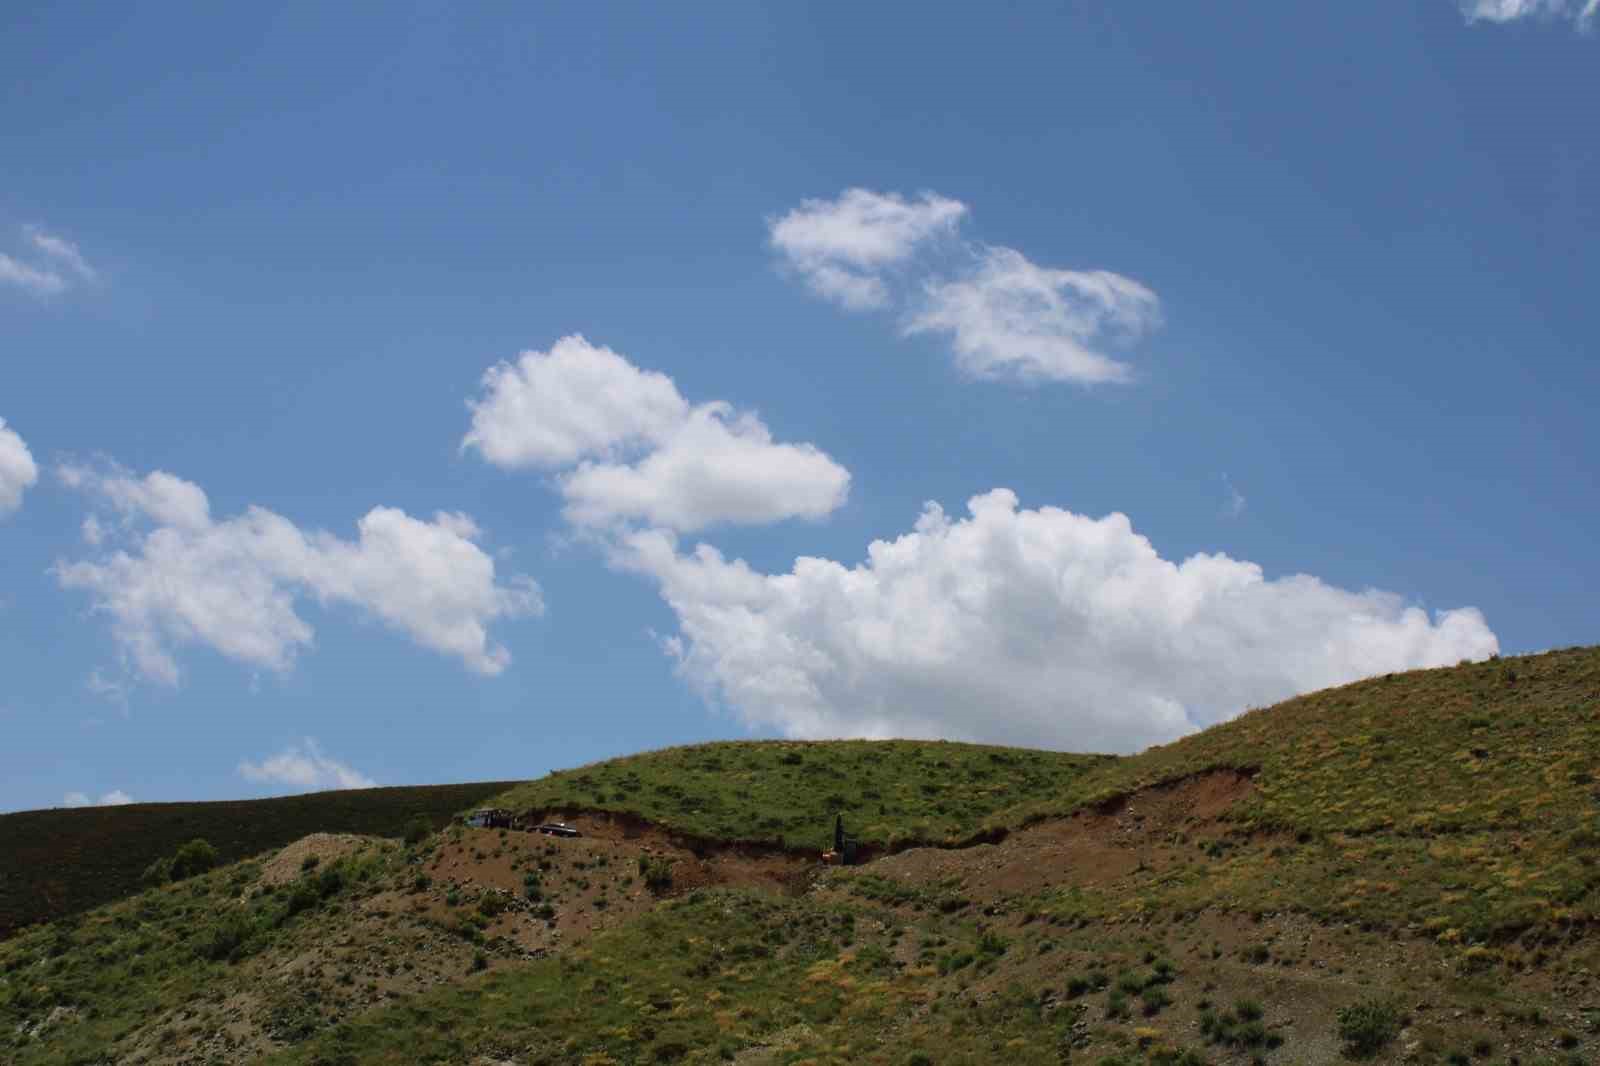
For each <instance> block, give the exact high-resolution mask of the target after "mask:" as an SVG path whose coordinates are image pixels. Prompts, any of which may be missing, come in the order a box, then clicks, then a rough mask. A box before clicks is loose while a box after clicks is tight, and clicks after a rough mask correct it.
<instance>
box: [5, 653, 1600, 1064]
mask: <svg viewBox="0 0 1600 1066" xmlns="http://www.w3.org/2000/svg"><path fill="white" fill-rule="evenodd" d="M1597 757H1600V649H1574V650H1569V651H1561V652H1553V653H1549V654H1546V655H1541V656H1530V657H1525V658H1517V659H1505V660H1497V661H1492V662H1488V663H1482V664H1474V665H1463V666H1460V667H1456V668H1450V669H1444V670H1432V671H1422V672H1417V673H1410V674H1404V675H1395V676H1392V677H1387V678H1375V679H1372V680H1370V681H1364V682H1361V683H1358V684H1355V685H1350V686H1345V687H1343V688H1339V689H1334V690H1330V691H1327V692H1322V693H1316V694H1313V695H1310V696H1306V697H1303V698H1300V699H1295V700H1291V701H1288V702H1286V703H1284V704H1281V705H1279V706H1276V707H1273V708H1269V709H1264V710H1258V711H1252V712H1250V713H1248V714H1246V715H1243V716H1241V717H1240V718H1238V719H1236V720H1235V721H1233V722H1230V723H1228V724H1226V725H1223V726H1219V727H1216V728H1214V729H1211V730H1207V731H1206V732H1204V733H1201V734H1198V735H1196V736H1193V737H1189V738H1186V739H1184V740H1182V741H1179V742H1177V743H1174V744H1170V745H1166V746H1164V747H1161V748H1156V749H1152V750H1150V751H1147V752H1144V753H1141V754H1140V755H1137V756H1133V757H1129V758H1125V759H1109V758H1105V757H1097V756H1069V755H1056V754H1051V753H1044V752H1021V751H1015V750H1010V749H1000V748H982V747H971V746H965V745H957V744H938V743H912V742H883V743H868V742H849V743H827V744H800V743H778V742H772V743H755V744H714V745H702V746H697V747H688V748H679V749H672V750H669V751H665V752H655V753H649V754H645V755H639V756H634V757H630V758H627V759H618V760H613V761H610V762H607V763H602V764H598V765H596V766H591V767H585V768H582V769H579V770H573V771H565V772H562V773H559V774H554V775H551V776H550V777H548V778H544V779H541V780H540V781H536V782H530V783H528V784H524V785H517V786H514V787H512V788H510V789H508V790H504V791H503V792H502V793H501V794H502V796H503V797H504V798H503V799H502V800H501V802H506V803H511V804H514V805H516V806H518V807H543V808H547V809H566V810H570V811H572V812H573V817H574V818H575V819H576V820H578V822H579V823H580V825H582V826H583V828H584V830H585V835H584V836H583V837H580V838H577V839H574V840H556V839H551V838H546V837H541V836H538V835H535V834H527V833H517V832H505V831H498V832H497V831H491V830H472V829H466V830H463V829H460V828H453V829H451V830H449V831H448V832H446V833H442V834H439V835H437V836H435V837H433V838H431V839H429V840H427V841H424V842H422V843H421V844H419V845H416V846H409V847H408V846H402V845H401V844H398V843H384V844H379V843H373V844H366V845H361V844H359V843H353V844H350V845H348V847H349V848H351V849H354V850H348V851H346V852H343V853H340V854H338V855H334V854H331V853H330V854H329V856H328V857H327V858H326V859H325V861H322V862H320V863H319V862H314V861H312V859H311V857H310V856H309V855H308V856H307V857H306V858H305V859H304V861H301V860H300V858H299V855H300V853H299V852H294V851H292V850H291V851H286V852H285V853H284V854H283V855H281V856H278V857H277V858H271V859H270V861H268V860H269V858H270V857H263V858H262V860H260V861H257V862H252V863H245V864H240V865H234V866H230V867H226V868H224V869H220V870H216V871H213V872H211V873H208V874H204V875H202V876H200V877H197V878H193V879H191V880H189V881H185V882H182V883H179V884H175V885H170V886H166V887H163V888H159V889H154V890H149V891H145V892H142V893H140V894H138V895H136V896H134V897H132V898H129V899H127V900H123V901H121V902H118V903H115V904H112V905H110V906H107V907H102V908H100V909H98V910H95V911H93V912H91V913H89V914H86V915H82V916H80V917H77V918H75V919H72V920H70V921H66V922H58V923H55V924H54V925H51V926H46V927H40V928H35V929H31V930H28V931H26V932H24V933H22V934H21V935H19V936H17V937H14V938H13V939H12V940H11V941H9V942H5V943H0V1059H3V1060H4V1061H7V1062H11V1061H15V1062H17V1063H19V1064H29V1063H77V1062H82V1063H91V1062H101V1061H117V1062H122V1061H127V1062H151V1063H154V1062H163V1063H179V1062H234V1061H255V1060H263V1061H271V1062H284V1063H300V1064H313V1063H315V1064H334V1063H339V1064H346V1063H368V1062H378V1063H394V1064H409V1063H414V1062H434V1063H461V1062H469V1063H481V1064H485V1066H488V1064H494V1066H505V1064H509V1063H517V1064H526V1066H531V1064H534V1063H552V1064H553V1063H589V1064H595V1066H599V1064H607V1063H654V1062H696V1063H711V1062H727V1061H733V1062H739V1063H744V1064H747V1066H755V1064H764V1063H772V1064H791V1066H792V1064H801V1063H810V1064H823V1063H827V1064H847V1063H848V1064H855V1063H873V1064H881V1066H913V1064H918V1066H931V1064H935V1063H937V1064H940V1066H945V1064H952V1063H974V1064H977V1063H993V1062H999V1061H1004V1062H1007V1063H1008V1064H1017V1066H1022V1064H1033V1063H1038V1064H1047V1063H1050V1064H1053V1063H1062V1062H1069V1063H1077V1062H1084V1063H1094V1064H1098V1066H1135V1064H1166V1066H1172V1064H1188V1066H1194V1064H1197V1063H1217V1064H1222V1063H1239V1064H1243V1063H1282V1064H1289V1063H1303V1064H1311V1063H1335V1062H1345V1061H1351V1060H1362V1061H1378V1062H1408V1063H1409V1062H1415V1063H1439V1064H1461V1063H1473V1062H1492V1063H1496V1064H1518V1066H1522V1064H1527V1066H1534V1064H1546V1066H1556V1064H1560V1066H1576V1064H1580V1063H1591V1062H1596V1061H1600V1057H1597V1056H1600V935H1597V933H1600V924H1597V922H1596V919H1597V917H1600V785H1597V780H1596V775H1597V763H1596V759H1597ZM470 805H471V803H470V802H469V803H463V804H461V805H460V806H461V807H466V806H470ZM835 810H842V811H843V812H844V813H845V816H846V818H847V820H848V822H849V824H850V825H851V828H852V829H853V830H854V831H857V832H859V833H860V834H861V835H862V836H863V837H865V838H867V839H868V840H870V841H874V842H877V843H880V844H884V845H889V844H893V845H894V847H892V848H889V847H886V848H883V849H880V851H879V852H878V853H877V855H876V856H875V857H874V859H873V861H871V862H868V863H866V864H864V865H860V866H856V867H851V868H845V869H825V868H823V867H821V866H820V865H819V864H817V863H815V862H814V861H812V860H810V859H808V858H807V857H806V856H805V855H804V854H803V853H801V852H800V851H799V849H798V848H797V849H795V850H793V851H782V850H772V849H761V848H750V847H738V846H734V845H733V844H732V842H734V841H752V840H757V841H774V842H775V841H776V840H778V839H779V838H782V839H783V841H784V842H785V843H786V844H798V845H800V846H802V847H812V846H814V845H816V844H817V843H820V841H819V840H818V839H817V838H818V837H819V836H821V835H822V834H823V833H824V832H825V830H826V826H827V824H828V822H829V819H830V818H831V814H832V812H833V811H835ZM595 811H601V812H617V813H622V814H626V815H630V816H636V817H631V818H629V819H625V820H623V822H618V821H616V820H611V819H608V818H606V817H602V816H600V815H597V814H594V813H593V812H595ZM318 828H326V827H322V826H319V827H318ZM683 835H688V836H690V837H692V838H693V839H692V840H684V839H682V837H683ZM719 841H721V842H722V843H718V842H719ZM918 841H928V842H933V843H936V844H938V845H940V846H937V847H913V846H909V845H911V844H914V843H916V842H918ZM297 847H299V845H297ZM7 1041H9V1044H8V1043H7ZM8 1055H9V1058H8V1057H7V1056H8Z"/></svg>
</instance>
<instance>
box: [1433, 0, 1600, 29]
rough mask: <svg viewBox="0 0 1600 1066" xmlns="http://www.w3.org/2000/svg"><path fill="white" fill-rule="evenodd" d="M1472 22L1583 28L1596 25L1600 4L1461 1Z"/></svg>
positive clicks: (1582, 0) (1598, 0)
mask: <svg viewBox="0 0 1600 1066" xmlns="http://www.w3.org/2000/svg"><path fill="white" fill-rule="evenodd" d="M1460 4H1461V13H1462V15H1464V16H1466V19H1467V21H1468V22H1514V21H1516V20H1517V19H1524V18H1545V19H1572V20H1573V21H1574V22H1576V23H1577V24H1578V26H1579V27H1580V28H1583V29H1588V28H1590V27H1591V26H1592V25H1593V22H1594V18H1595V14H1596V12H1597V11H1600V0H1460Z"/></svg>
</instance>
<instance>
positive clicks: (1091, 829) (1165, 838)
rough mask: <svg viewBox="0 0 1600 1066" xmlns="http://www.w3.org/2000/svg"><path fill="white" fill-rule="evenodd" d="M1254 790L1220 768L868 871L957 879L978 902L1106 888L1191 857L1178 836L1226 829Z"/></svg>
mask: <svg viewBox="0 0 1600 1066" xmlns="http://www.w3.org/2000/svg"><path fill="white" fill-rule="evenodd" d="M1250 789H1251V778H1250V775H1248V774H1245V773H1241V772H1239V771H1237V770H1215V771H1211V772H1208V773H1204V774H1197V775H1195V776H1193V777H1188V778H1185V779H1183V780H1181V781H1177V782H1174V783H1172V784H1169V785H1162V786H1159V787H1157V788H1150V789H1144V790H1142V791H1140V792H1137V793H1134V794H1133V795H1130V796H1123V797H1118V798H1117V799H1115V800H1112V801H1110V802H1107V803H1105V804H1102V805H1101V806H1100V807H1099V808H1097V809H1091V810H1085V811H1080V812H1079V813H1077V814H1075V815H1073V816H1072V817H1070V818H1061V819H1054V820H1051V821H1045V822H1040V823H1038V824H1036V825H1033V826H1029V827H1028V828H1026V829H1020V830H1017V831H1015V832H1013V833H1011V834H1009V835H1007V836H1006V837H1004V838H1003V839H1002V840H1000V842H999V843H996V844H977V845H974V846H972V847H968V848H911V849H908V850H906V851H902V852H900V853H898V854H896V855H890V856H887V857H885V858H882V859H878V860H876V861H875V862H873V863H871V864H870V866H869V867H866V869H869V870H870V872H871V873H873V874H876V875H878V876H880V877H885V878H888V879H891V880H894V881H899V882H902V883H904V884H907V885H919V884H930V883H933V882H950V881H959V882H960V883H961V886H962V888H963V890H964V891H965V893H966V894H967V895H968V896H969V898H971V899H973V900H974V901H975V902H980V903H983V902H992V901H994V900H997V899H1001V898H1004V897H1009V896H1017V895H1026V894H1029V893H1032V892H1038V891H1042V890H1043V889H1046V888H1051V887H1058V886H1062V885H1084V886H1097V887H1103V886H1106V885H1109V884H1111V883H1113V882H1116V881H1118V880H1119V879H1121V878H1124V877H1126V876H1127V875H1129V874H1131V873H1133V872H1134V871H1135V870H1139V869H1146V870H1150V869H1155V870H1159V869H1161V868H1162V867H1164V866H1167V865H1170V864H1172V863H1173V862H1175V861H1177V859H1178V858H1179V856H1180V855H1187V853H1188V852H1187V849H1186V848H1184V847H1180V845H1179V843H1178V841H1177V838H1178V837H1179V836H1180V835H1187V836H1189V837H1191V838H1193V837H1198V838H1201V839H1204V838H1205V837H1207V836H1214V835H1217V834H1220V833H1221V832H1222V831H1223V830H1224V828H1225V827H1224V826H1223V824H1222V822H1221V821H1220V819H1221V818H1222V816H1223V814H1225V813H1226V812H1227V810H1228V808H1229V807H1231V806H1232V805H1233V804H1234V803H1236V802H1238V801H1239V800H1241V799H1243V798H1244V797H1245V796H1247V795H1249V793H1250Z"/></svg>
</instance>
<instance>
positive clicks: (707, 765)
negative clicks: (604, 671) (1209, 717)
mask: <svg viewBox="0 0 1600 1066" xmlns="http://www.w3.org/2000/svg"><path fill="white" fill-rule="evenodd" d="M1113 761H1114V759H1113V758H1112V757H1111V756H1104V755H1068V754H1064V753H1060V752H1050V751H1030V750H1027V749H1023V748H998V747H990V746H985V745H979V744H948V743H942V742H928V741H909V740H888V741H868V740H840V741H818V742H799V741H742V742H741V741H731V742H724V743H716V744H697V745H694V746H691V747H682V748H667V749H665V750H662V751H652V752H646V753H645V754H642V755H632V756H628V757H626V758H621V759H611V760H609V761H607V762H601V763H595V764H594V765H592V766H584V767H580V768H578V769H576V770H564V771H558V772H556V773H552V774H550V775H549V776H547V777H542V778H540V779H539V780H537V781H530V782H528V783H527V784H523V785H518V786H517V787H515V788H513V789H511V790H509V791H508V792H506V793H504V794H503V795H501V796H500V797H498V798H497V799H496V801H495V802H496V803H497V804H500V805H502V806H505V807H510V808H512V809H515V810H524V809H529V808H533V809H549V810H555V809H561V808H569V809H580V810H603V811H617V812H622V813H627V814H636V815H640V816H642V817H644V818H647V819H649V820H651V821H653V822H657V823H659V824H661V825H665V826H670V827H672V828H674V829H677V830H681V831H682V832H684V833H688V834H692V835H696V836H701V837H708V838H715V839H720V840H750V841H763V842H772V843H778V844H790V845H796V846H801V847H807V848H810V847H815V846H817V845H820V844H822V843H824V842H825V841H826V839H827V838H828V836H829V834H830V833H831V830H832V827H833V817H834V814H835V813H836V812H843V813H845V814H846V816H847V819H848V828H849V831H850V832H851V834H852V835H854V836H856V837H857V838H859V839H860V840H862V841H863V842H867V843H871V844H884V845H893V846H897V847H898V846H904V845H905V844H908V843H911V842H913V841H917V842H937V843H956V842H958V841H962V840H966V839H968V838H969V837H971V836H973V835H974V834H975V833H977V832H978V831H979V830H980V829H982V828H983V827H984V826H985V825H986V824H987V823H988V822H990V821H992V820H994V819H995V818H996V817H997V816H998V815H1000V814H1001V813H1002V812H1004V811H1006V810H1008V809H1009V808H1011V807H1013V806H1015V805H1016V804H1017V803H1018V802H1021V801H1025V800H1036V801H1039V802H1049V801H1050V800H1052V799H1053V798H1054V797H1056V796H1059V795H1062V794H1063V793H1065V792H1066V791H1068V790H1069V789H1071V788H1072V786H1073V785H1074V783H1075V782H1077V781H1078V780H1079V779H1080V778H1082V777H1083V775H1084V774H1085V772H1086V771H1088V770H1090V769H1093V768H1095V767H1098V766H1103V765H1105V764H1108V763H1111V762H1113Z"/></svg>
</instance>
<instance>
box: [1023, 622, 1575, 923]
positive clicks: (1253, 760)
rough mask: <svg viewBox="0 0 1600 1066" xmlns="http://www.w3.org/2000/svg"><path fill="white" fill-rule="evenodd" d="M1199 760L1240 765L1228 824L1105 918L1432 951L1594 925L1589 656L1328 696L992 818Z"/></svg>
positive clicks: (1190, 768) (1402, 680) (1100, 774)
mask: <svg viewBox="0 0 1600 1066" xmlns="http://www.w3.org/2000/svg"><path fill="white" fill-rule="evenodd" d="M1214 767H1232V768H1240V769H1249V770H1253V771H1256V776H1255V781H1254V785H1255V787H1254V789H1253V790H1252V792H1251V794H1250V796H1249V797H1248V798H1246V799H1245V800H1244V801H1243V802H1242V803H1241V804H1239V805H1238V806H1236V807H1235V808H1233V809H1232V810H1231V811H1230V812H1229V818H1230V820H1231V821H1232V822H1233V823H1234V825H1235V826H1236V829H1237V832H1236V833H1235V834H1234V835H1233V837H1232V838H1231V839H1229V840H1226V841H1223V842H1221V844H1220V845H1217V846H1213V845H1210V844H1206V845H1205V846H1208V847H1211V848H1212V850H1213V852H1216V854H1213V855H1211V856H1208V857H1207V858H1208V859H1210V860H1212V861H1210V862H1209V863H1208V864H1206V865H1205V866H1203V867H1202V866H1199V865H1197V866H1196V868H1194V869H1191V870H1190V871H1189V873H1188V874H1187V875H1186V876H1185V877H1183V878H1175V879H1174V880H1173V881H1171V882H1169V883H1168V884H1166V885H1165V886H1164V889H1163V892H1162V893H1161V894H1160V895H1159V896H1152V897H1150V898H1147V899H1145V900H1143V901H1142V902H1141V901H1131V900H1120V901H1118V905H1119V907H1121V908H1123V909H1135V910H1142V909H1148V908H1149V907H1152V906H1155V907H1162V906H1165V907H1167V908H1168V909H1171V908H1174V907H1176V908H1180V909H1195V908H1199V907H1204V906H1214V905H1217V904H1226V905H1232V906H1235V907H1238V908H1241V909H1252V910H1262V909H1265V910H1276V909H1285V908H1288V909H1297V910H1304V911H1307V912H1311V913H1317V914H1322V915H1326V916H1331V917H1341V916H1342V917H1354V918H1357V919H1360V920H1365V921H1369V922H1374V923H1379V924H1383V925H1385V926H1388V927H1392V928H1401V927H1411V926H1419V927H1422V928H1425V929H1426V930H1427V931H1429V932H1430V933H1431V934H1432V935H1436V936H1439V937H1441V938H1443V939H1444V940H1445V941H1447V942H1455V943H1460V944H1462V945H1463V946H1465V945H1469V944H1472V943H1483V942H1503V941H1507V940H1510V939H1512V938H1514V937H1516V936H1518V935H1520V934H1522V933H1523V932H1526V931H1528V930H1535V929H1537V930H1560V929H1570V928H1574V927H1579V926H1586V925H1590V924H1593V923H1595V922H1596V921H1597V919H1600V861H1597V860H1600V649H1595V648H1582V649H1572V650H1567V651H1559V652H1551V653H1547V654H1544V655H1538V656H1528V657H1522V658H1515V659H1497V660H1491V661H1489V662H1484V663H1477V664H1463V665H1462V666H1459V667H1452V668H1447V669H1440V670H1425V671H1417V672H1413V673H1409V674H1395V675H1390V676H1387V677H1381V678H1374V679H1372V680H1368V681H1362V682H1358V683H1356V684H1353V685H1347V686H1345V687H1343V688H1337V689H1329V690H1327V691H1324V692H1318V693H1314V694H1312V695H1308V696H1303V697H1300V698H1298V699H1293V700H1289V701H1288V702H1286V703H1282V704H1279V705H1277V706H1275V707H1272V708H1268V709H1264V710H1256V711H1251V712H1250V713H1248V714H1245V715H1242V716H1240V717H1239V718H1236V719H1234V720H1233V721H1231V722H1227V723H1225V724H1223V725H1219V726H1216V727H1214V728H1212V729H1208V730H1206V731H1205V732H1203V733H1198V734H1196V735H1194V736H1191V737H1186V738H1184V739H1183V740H1180V741H1177V742H1176V743H1173V744H1169V745H1166V746H1164V747H1159V748H1153V749H1150V750H1149V751H1146V752H1144V753H1142V754H1140V755H1137V756H1133V757H1131V758H1128V759H1121V760H1117V761H1115V762H1112V763H1107V764H1104V765H1102V766H1100V767H1098V768H1096V770H1094V771H1093V772H1091V773H1088V774H1084V775H1082V776H1081V777H1080V778H1078V779H1077V780H1075V781H1073V782H1071V783H1070V784H1069V786H1068V788H1067V789H1065V790H1064V791H1063V792H1062V793H1060V794H1058V795H1056V796H1054V797H1049V798H1045V799H1037V800H1032V801H1030V802H1027V803H1024V804H1022V805H1020V806H1018V807H1016V808H1012V809H1010V810H1006V811H1002V812H1000V813H999V814H998V815H997V816H996V823H997V824H1003V825H1012V826H1014V825H1022V824H1027V823H1028V822H1031V821H1037V820H1039V819H1043V818H1047V817H1052V816H1060V815H1064V814H1068V813H1071V812H1072V811H1074V810H1077V809H1081V808H1083V807H1085V806H1087V805H1090V804H1094V803H1099V802H1104V801H1105V800H1107V798H1108V797H1113V796H1116V795H1125V794H1129V793H1132V792H1133V791H1135V790H1136V789H1138V788H1141V787H1147V786H1150V785H1154V784H1159V783H1161V782H1166V781H1173V780H1177V779H1181V778H1183V777H1185V776H1187V775H1191V774H1194V773H1198V772H1200V771H1202V770H1206V769H1210V768H1214Z"/></svg>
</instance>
